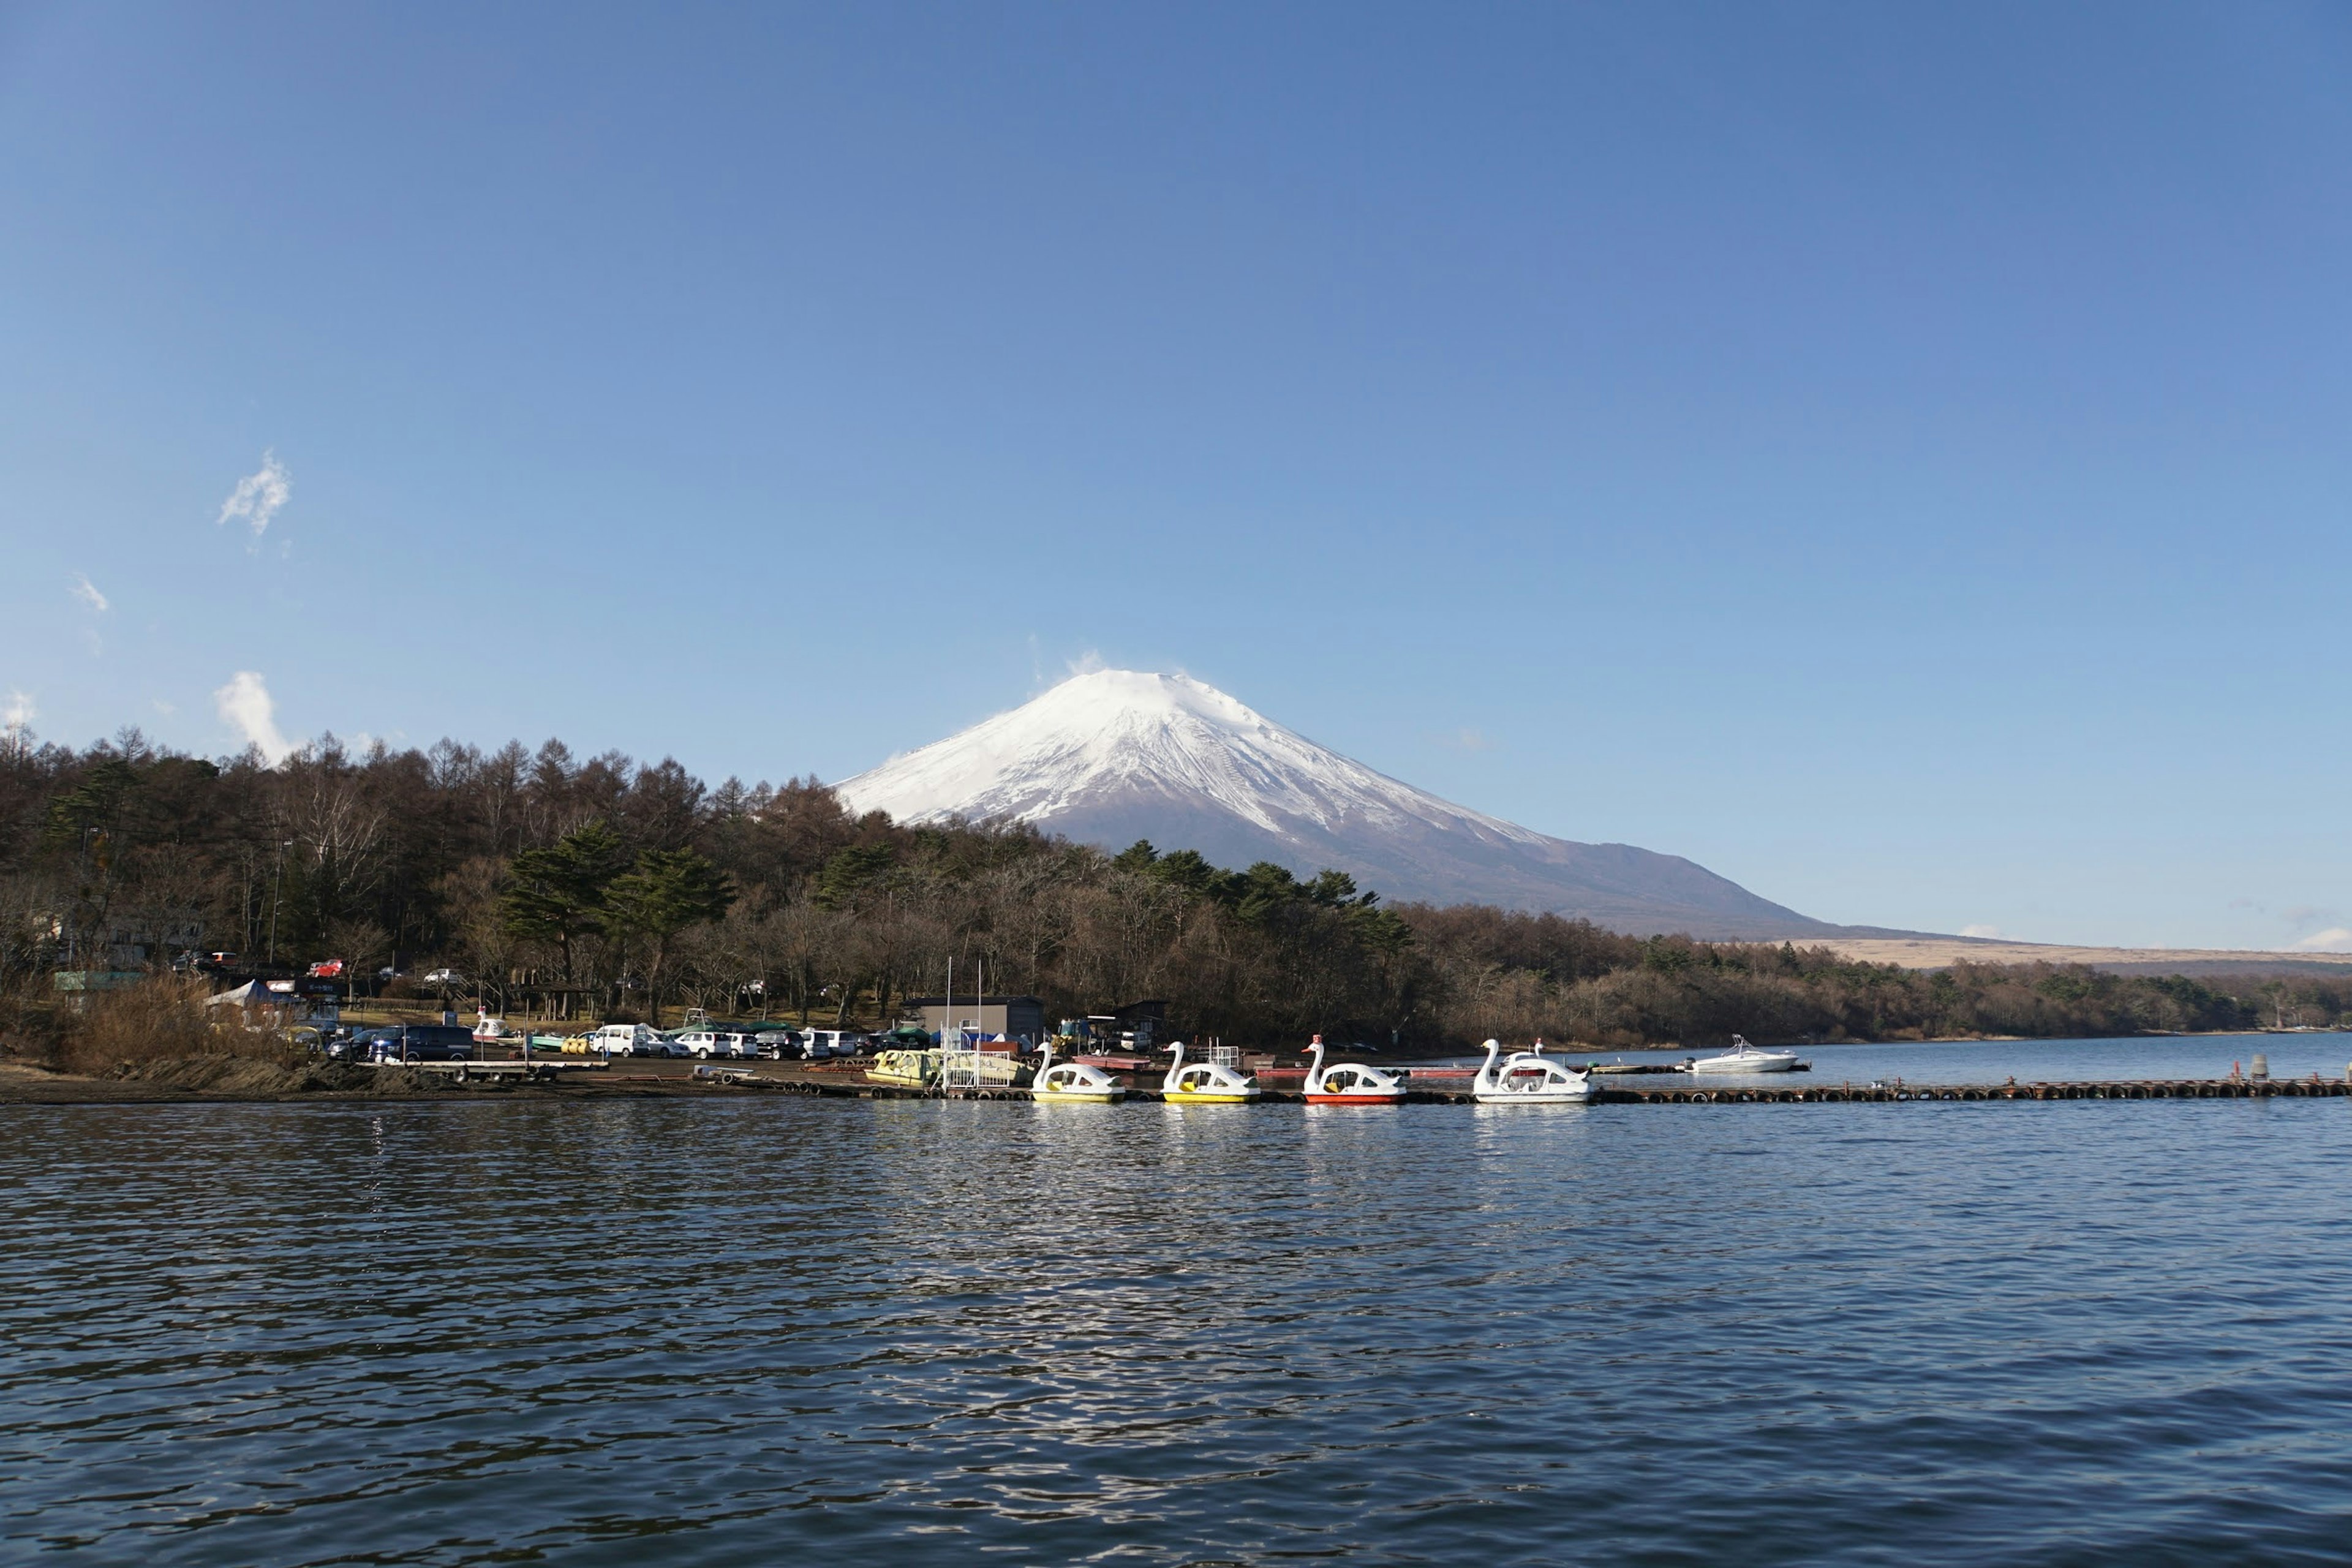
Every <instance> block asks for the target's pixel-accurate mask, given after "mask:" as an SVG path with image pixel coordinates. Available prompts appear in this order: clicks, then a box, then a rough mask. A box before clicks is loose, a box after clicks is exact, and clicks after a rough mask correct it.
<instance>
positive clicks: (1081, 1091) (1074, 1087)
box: [1029, 1040, 1127, 1105]
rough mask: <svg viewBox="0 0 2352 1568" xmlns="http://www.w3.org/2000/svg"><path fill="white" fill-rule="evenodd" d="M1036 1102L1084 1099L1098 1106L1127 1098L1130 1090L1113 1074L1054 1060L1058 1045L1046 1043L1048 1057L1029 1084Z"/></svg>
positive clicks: (1081, 1063)
mask: <svg viewBox="0 0 2352 1568" xmlns="http://www.w3.org/2000/svg"><path fill="white" fill-rule="evenodd" d="M1029 1098H1030V1099H1032V1100H1083V1101H1087V1102H1088V1103H1091V1104H1095V1105H1108V1104H1109V1103H1110V1102H1111V1101H1113V1100H1124V1099H1126V1098H1127V1090H1126V1089H1124V1088H1122V1087H1120V1085H1119V1083H1118V1080H1117V1079H1113V1078H1112V1077H1111V1076H1110V1074H1108V1073H1107V1072H1105V1071H1103V1070H1102V1068H1097V1067H1088V1066H1087V1064H1086V1063H1084V1062H1056V1061H1055V1060H1054V1042H1053V1041H1051V1040H1047V1041H1046V1042H1045V1059H1044V1060H1043V1061H1040V1062H1039V1063H1038V1064H1037V1076H1036V1077H1035V1078H1034V1079H1030V1081H1029Z"/></svg>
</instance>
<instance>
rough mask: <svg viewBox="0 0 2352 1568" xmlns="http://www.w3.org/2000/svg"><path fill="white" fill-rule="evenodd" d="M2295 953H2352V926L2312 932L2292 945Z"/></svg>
mask: <svg viewBox="0 0 2352 1568" xmlns="http://www.w3.org/2000/svg"><path fill="white" fill-rule="evenodd" d="M2294 951H2295V952H2352V926H2331V927H2329V928H2328V929H2327V930H2326V931H2313V932H2312V933H2311V934H2310V935H2309V936H2307V937H2305V938H2304V939H2303V940H2302V941H2301V942H2296V943H2295V944H2294Z"/></svg>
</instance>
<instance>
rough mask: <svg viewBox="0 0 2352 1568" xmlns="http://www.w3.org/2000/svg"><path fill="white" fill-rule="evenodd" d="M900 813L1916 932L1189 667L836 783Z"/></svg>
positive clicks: (1678, 920)
mask: <svg viewBox="0 0 2352 1568" xmlns="http://www.w3.org/2000/svg"><path fill="white" fill-rule="evenodd" d="M834 787H835V793H836V794H837V795H839V796H840V797H841V799H842V801H843V802H844V804H845V805H848V806H849V807H850V808H851V809H852V810H854V811H859V812H865V811H873V810H881V811H886V812H887V813H889V815H890V816H892V817H893V818H895V819H897V820H898V821H902V822H910V823H920V822H927V821H940V820H943V819H946V818H949V817H961V818H963V819H965V820H968V821H975V822H977V821H985V820H991V819H1003V820H1009V821H1015V822H1025V823H1031V824H1034V825H1035V826H1039V827H1041V828H1046V829H1050V830H1051V831H1054V832H1056V833H1060V834H1062V835H1064V836H1065V837H1069V838H1072V839H1076V840H1077V841H1079V842H1082V843H1090V844H1096V845H1099V846H1101V847H1105V848H1108V849H1118V848H1121V847H1125V846H1126V845H1128V844H1130V843H1133V842H1134V841H1135V840H1136V839H1139V838H1148V839H1150V840H1151V841H1152V842H1153V843H1154V844H1155V845H1158V846H1159V847H1160V848H1162V849H1182V848H1189V849H1194V850H1198V851H1199V852H1200V853H1201V854H1202V855H1203V856H1205V857H1207V858H1209V859H1211V860H1213V861H1216V862H1219V863H1221V864H1225V865H1247V864H1249V863H1250V862H1252V861H1255V860H1273V861H1275V862H1276V863H1278V864H1282V865H1285V866H1288V867H1289V868H1291V869H1292V870H1294V871H1297V872H1299V873H1301V874H1309V873H1312V872H1314V871H1317V870H1320V869H1322V868H1325V867H1330V868H1337V869H1339V870H1342V871H1345V872H1347V873H1348V874H1349V876H1351V877H1354V878H1355V879H1356V880H1357V881H1358V882H1359V884H1360V885H1364V886H1367V887H1370V888H1372V889H1377V890H1378V891H1379V892H1381V894H1382V895H1383V897H1385V898H1386V899H1388V900H1390V901H1391V902H1413V901H1418V902H1429V903H1486V904H1499V905H1501V906H1503V907H1505V908H1509V909H1517V910H1549V911H1550V912H1554V913H1558V914H1561V915H1566V916H1571V917H1573V916H1582V917H1584V918H1586V919H1589V920H1591V921H1593V923H1595V924H1597V925H1602V926H1607V927H1609V928H1610V929H1612V930H1617V931H1630V932H1633V934H1649V933H1652V932H1656V931H1685V932H1687V933H1688V934H1690V935H1692V936H1695V937H1706V938H1713V939H1717V940H1744V941H1758V940H1780V939H1784V938H1788V939H1800V938H1813V937H1826V936H1832V935H1845V936H1861V935H1865V934H1880V935H1896V934H1911V933H1897V932H1892V931H1883V930H1882V929H1881V928H1876V927H1850V926H1838V925H1832V924H1831V923H1829V922H1828V921H1819V920H1815V919H1813V918H1811V916H1807V915H1802V914H1800V913H1798V912H1797V911H1796V910H1791V909H1789V908H1787V907H1786V906H1784V905H1780V904H1776V903H1773V902H1772V901H1771V900H1767V899H1764V898H1761V897H1759V895H1757V894H1755V893H1752V892H1749V891H1748V889H1745V888H1742V887H1740V886H1739V885H1738V883H1736V882H1733V881H1731V880H1730V879H1727V878H1725V877H1720V876H1717V874H1716V873H1715V872H1712V871H1709V870H1707V869H1706V868H1705V867H1703V866H1700V865H1698V864H1696V862H1694V861H1691V860H1688V859H1685V858H1683V857H1681V856H1676V855H1662V854H1659V853H1657V852H1655V851H1653V850H1648V849H1643V848H1640V847H1636V846H1633V845H1629V844H1582V843H1578V842H1575V841H1573V840H1570V839H1564V838H1556V837H1551V836H1550V835H1549V834H1542V833H1538V832H1536V831H1535V830H1534V829H1532V828H1528V827H1523V826H1519V825H1518V824H1517V823H1514V822H1507V821H1504V820H1503V819H1501V818H1499V817H1495V816H1487V815H1486V814H1485V813H1483V812H1478V811H1475V810H1472V809H1471V808H1470V807H1467V806H1463V805H1455V804H1454V803H1453V802H1451V801H1448V800H1444V799H1442V798H1440V797H1439V796H1436V795H1431V794H1430V793H1429V792H1427V791H1425V790H1422V789H1417V788H1415V787H1414V786H1412V785H1411V784H1405V783H1403V782H1402V781H1401V780H1398V779H1393V778H1391V777H1389V776H1388V775H1387V774H1385V773H1379V772H1377V771H1376V770H1374V769H1372V768H1370V767H1367V766H1365V765H1364V764H1363V763H1359V762H1356V761H1355V760H1353V759H1352V758H1349V757H1345V756H1342V755H1341V754H1340V753H1339V752H1334V751H1331V750H1330V749H1329V748H1328V747H1325V746H1320V745H1318V744H1317V743H1316V742H1312V741H1309V740H1307V738H1306V737H1305V736H1303V735H1300V734H1298V733H1297V731H1292V730H1289V729H1287V728H1286V727H1285V726H1283V725H1280V724H1277V723H1276V722H1274V721H1271V720H1269V719H1266V718H1265V716H1264V715H1262V714H1259V713H1257V712H1256V711H1255V710H1252V709H1250V708H1249V707H1247V706H1246V705H1245V704H1244V703H1242V702H1240V701H1239V700H1236V699H1234V698H1233V697H1231V696H1228V695H1227V694H1226V693H1224V692H1223V691H1220V690H1218V689H1215V688H1214V687H1212V686H1208V685H1206V684H1205V683H1203V682H1201V681H1197V680H1194V679H1191V678H1190V677H1187V676H1182V675H1174V676H1170V675H1160V674H1153V673H1148V672H1141V671H1135V670H1097V671H1093V672H1090V673H1088V674H1085V675H1079V676H1075V677H1073V678H1071V679H1068V680H1066V681H1064V682H1062V683H1061V684H1060V685H1058V686H1055V687H1054V688H1053V689H1050V690H1048V691H1046V692H1045V693H1043V694H1041V695H1040V696H1038V697H1036V698H1034V699H1033V700H1030V701H1029V702H1027V703H1024V704H1023V705H1022V706H1021V707H1019V708H1015V709H1012V710H1007V711H1006V712H1003V713H999V714H996V715H995V716H993V717H992V718H990V719H986V720H983V721H981V722H980V723H978V724H974V725H972V726H971V727H970V728H968V729H965V730H961V731H957V732H956V733H955V734H952V735H950V736H948V737H946V738H945V739H944V740H940V741H935V742H931V743H930V744H929V745H927V746H921V747H918V748H916V749H915V750H913V751H911V752H903V753H900V754H899V755H898V756H895V757H892V758H891V759H890V760H889V761H887V762H886V763H882V764H881V765H880V766H878V767H876V768H871V769H868V770H867V771H866V772H865V773H859V774H856V775H855V776H854V777H851V778H848V779H845V780H844V781H842V782H841V783H840V784H836V785H835V786H834Z"/></svg>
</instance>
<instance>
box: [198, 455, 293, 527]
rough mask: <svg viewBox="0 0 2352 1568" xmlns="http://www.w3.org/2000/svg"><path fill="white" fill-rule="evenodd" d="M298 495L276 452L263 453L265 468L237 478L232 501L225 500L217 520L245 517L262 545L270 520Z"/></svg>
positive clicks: (230, 493) (223, 520)
mask: <svg viewBox="0 0 2352 1568" xmlns="http://www.w3.org/2000/svg"><path fill="white" fill-rule="evenodd" d="M293 496H294V476H293V475H291V474H289V473H288V472H287V471H286V465H285V464H283V463H281V462H279V461H278V454H277V453H276V452H275V451H268V452H264V453H262V454H261V467H260V468H257V469H256V470H255V471H254V472H252V473H249V474H247V475H246V476H245V478H243V479H239V480H237V481H236V489H233V490H231V491H229V493H228V500H225V501H223V502H221V509H220V516H218V517H216V518H215V519H214V520H213V521H214V524H215V526H218V525H219V524H221V523H225V522H226V521H229V520H230V519H231V518H236V519H239V520H241V521H243V522H244V523H245V524H246V526H247V527H248V528H250V529H252V530H253V543H254V546H255V548H259V547H260V544H261V536H262V535H263V534H264V533H267V532H268V531H269V520H270V519H271V518H274V517H276V516H277V515H278V509H279V508H281V507H283V506H284V505H285V504H286V503H287V502H288V501H289V500H292V499H293Z"/></svg>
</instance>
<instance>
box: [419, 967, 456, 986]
mask: <svg viewBox="0 0 2352 1568" xmlns="http://www.w3.org/2000/svg"><path fill="white" fill-rule="evenodd" d="M425 984H427V985H463V984H466V977H465V976H464V975H462V974H460V973H457V971H456V970H454V969H434V970H428V971H427V972H426V973H425Z"/></svg>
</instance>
